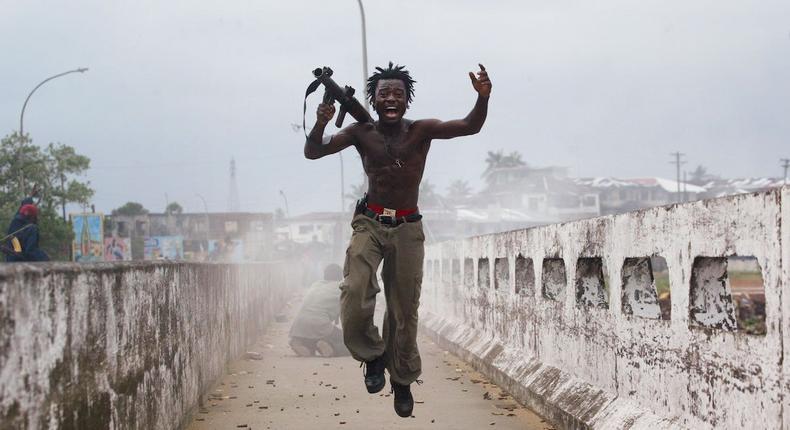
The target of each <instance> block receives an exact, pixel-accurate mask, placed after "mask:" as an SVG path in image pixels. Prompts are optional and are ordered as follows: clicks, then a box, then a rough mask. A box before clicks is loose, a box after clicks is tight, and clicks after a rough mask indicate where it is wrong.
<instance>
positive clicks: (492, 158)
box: [483, 149, 505, 176]
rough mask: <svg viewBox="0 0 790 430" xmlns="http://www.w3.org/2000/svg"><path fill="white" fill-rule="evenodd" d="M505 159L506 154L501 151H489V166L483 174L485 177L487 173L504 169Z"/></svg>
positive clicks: (487, 158) (487, 160) (487, 161)
mask: <svg viewBox="0 0 790 430" xmlns="http://www.w3.org/2000/svg"><path fill="white" fill-rule="evenodd" d="M503 158H505V154H504V153H503V151H502V150H501V149H500V150H499V151H497V152H494V151H488V156H487V157H486V164H488V166H487V167H486V170H485V172H483V175H484V176H485V174H486V173H488V172H490V171H492V170H494V169H496V168H499V167H502V159H503Z"/></svg>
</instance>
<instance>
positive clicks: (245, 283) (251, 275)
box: [0, 262, 293, 430]
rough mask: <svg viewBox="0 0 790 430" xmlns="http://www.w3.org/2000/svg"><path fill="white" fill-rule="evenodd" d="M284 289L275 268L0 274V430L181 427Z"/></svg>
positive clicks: (279, 268) (42, 269)
mask: <svg viewBox="0 0 790 430" xmlns="http://www.w3.org/2000/svg"><path fill="white" fill-rule="evenodd" d="M291 278H293V275H292V270H288V268H287V267H286V265H285V264H284V263H255V264H238V265H236V264H215V263H183V262H180V263H168V262H128V263H127V262H123V263H122V262H118V263H91V264H78V263H35V264H22V263H14V264H3V265H0V429H3V430H5V429H157V430H158V429H161V430H169V429H176V428H181V426H182V425H183V424H184V420H185V419H186V418H187V417H188V416H189V413H190V412H191V410H192V409H193V408H194V407H196V406H197V404H198V399H199V396H201V395H202V394H204V393H206V391H207V390H208V389H209V388H210V387H211V385H212V384H213V383H214V381H215V380H216V379H217V378H219V377H220V376H221V375H222V374H223V373H224V372H225V370H226V364H227V363H228V362H229V361H230V360H234V359H236V358H238V357H239V356H240V355H241V354H243V353H244V351H246V348H247V347H248V346H249V345H250V344H251V343H252V342H254V341H255V340H256V339H257V338H258V336H259V335H260V334H261V333H262V331H263V330H264V329H265V328H266V326H267V325H268V323H269V322H270V321H271V320H272V319H273V318H274V316H275V313H277V312H279V309H280V308H281V306H282V305H283V304H284V302H285V299H286V297H287V295H288V294H289V287H290V285H291V284H292V282H291Z"/></svg>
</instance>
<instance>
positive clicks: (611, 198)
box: [574, 177, 707, 215]
mask: <svg viewBox="0 0 790 430" xmlns="http://www.w3.org/2000/svg"><path fill="white" fill-rule="evenodd" d="M574 182H575V183H576V184H578V185H580V186H584V187H587V188H588V189H594V190H596V191H597V192H598V196H599V201H600V206H601V214H602V215H609V214H616V213H622V212H629V211H633V210H637V209H642V208H648V207H653V206H662V205H667V204H670V203H675V202H682V201H692V200H698V199H700V198H702V197H703V196H704V194H705V192H706V191H707V190H706V189H705V188H703V187H699V186H696V185H692V184H688V183H681V184H680V194H678V183H677V182H676V181H673V180H670V179H664V178H658V177H648V178H631V179H619V178H610V177H600V178H577V179H575V180H574Z"/></svg>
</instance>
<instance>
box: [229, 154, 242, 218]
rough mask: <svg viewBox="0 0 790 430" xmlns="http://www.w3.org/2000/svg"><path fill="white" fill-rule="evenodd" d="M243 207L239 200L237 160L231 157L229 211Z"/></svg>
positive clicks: (235, 210)
mask: <svg viewBox="0 0 790 430" xmlns="http://www.w3.org/2000/svg"><path fill="white" fill-rule="evenodd" d="M240 209H241V202H240V201H239V186H238V184H236V160H235V159H234V158H231V159H230V190H229V192H228V212H238V211H239V210H240Z"/></svg>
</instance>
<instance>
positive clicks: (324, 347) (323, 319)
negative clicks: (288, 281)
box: [289, 264, 350, 357]
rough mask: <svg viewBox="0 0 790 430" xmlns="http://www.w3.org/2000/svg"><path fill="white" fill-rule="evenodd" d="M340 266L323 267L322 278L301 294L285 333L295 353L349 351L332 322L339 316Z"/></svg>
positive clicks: (339, 353) (324, 354)
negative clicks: (292, 320)
mask: <svg viewBox="0 0 790 430" xmlns="http://www.w3.org/2000/svg"><path fill="white" fill-rule="evenodd" d="M342 279H343V270H342V269H341V268H340V266H338V265H337V264H330V265H328V266H326V268H325V269H324V279H323V280H321V281H316V282H315V283H314V284H313V285H311V286H310V288H309V289H308V290H307V293H306V294H305V298H304V302H302V307H301V308H300V309H299V313H298V314H297V315H296V319H294V322H293V325H292V326H291V331H290V333H289V336H290V338H291V341H290V345H291V348H292V349H293V350H294V352H295V353H296V355H298V356H300V357H312V356H314V355H315V353H316V351H318V353H319V354H320V355H321V356H322V357H338V356H347V355H350V353H349V352H348V349H346V346H345V345H344V344H343V332H342V331H341V330H340V328H339V327H337V326H336V325H335V321H338V320H339V317H340V288H339V287H338V286H339V284H340V281H341V280H342Z"/></svg>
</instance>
